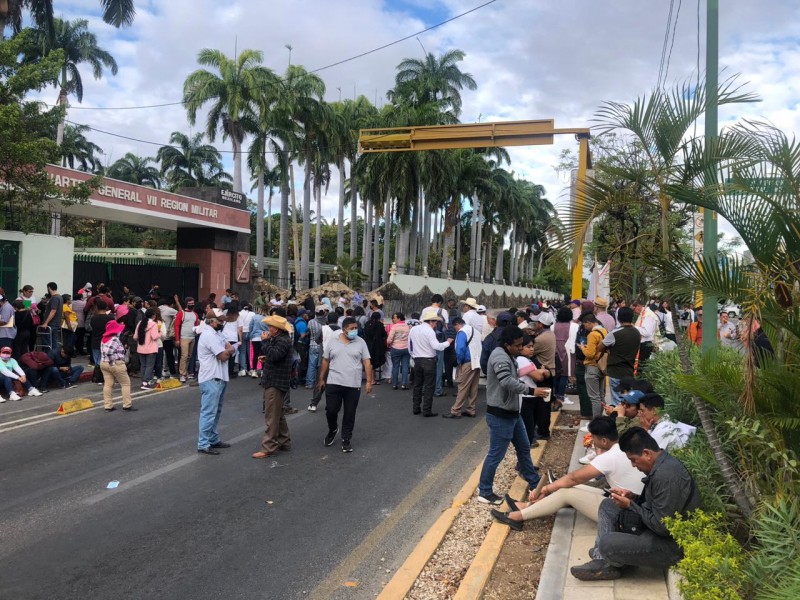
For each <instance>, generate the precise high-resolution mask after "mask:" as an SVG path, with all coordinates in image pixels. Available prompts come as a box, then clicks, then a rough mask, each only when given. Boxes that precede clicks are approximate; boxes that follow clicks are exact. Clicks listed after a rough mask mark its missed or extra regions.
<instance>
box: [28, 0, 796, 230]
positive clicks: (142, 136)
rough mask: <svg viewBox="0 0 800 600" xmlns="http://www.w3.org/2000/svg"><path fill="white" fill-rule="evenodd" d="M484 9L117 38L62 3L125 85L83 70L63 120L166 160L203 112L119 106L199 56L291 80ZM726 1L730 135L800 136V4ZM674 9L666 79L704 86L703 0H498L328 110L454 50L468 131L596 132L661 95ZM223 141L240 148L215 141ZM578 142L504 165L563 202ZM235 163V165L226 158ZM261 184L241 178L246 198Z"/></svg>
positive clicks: (326, 1)
mask: <svg viewBox="0 0 800 600" xmlns="http://www.w3.org/2000/svg"><path fill="white" fill-rule="evenodd" d="M486 1H487V0H336V1H335V2H331V1H330V0H269V1H267V0H226V1H225V2H219V1H218V0H217V1H213V0H136V9H137V15H136V19H135V21H134V24H133V25H132V26H131V27H128V28H125V29H120V30H118V29H115V28H113V27H111V26H109V25H106V24H104V23H103V22H102V20H101V19H100V11H99V6H100V1H99V0H56V1H55V3H54V4H55V8H56V15H57V16H60V17H62V18H67V19H75V18H86V19H88V20H89V22H90V29H91V30H92V31H93V32H94V33H95V34H96V35H97V36H98V41H99V45H100V46H101V47H103V48H105V49H106V50H108V51H109V52H110V53H111V54H112V55H113V56H114V57H115V58H116V60H117V63H118V64H119V73H118V74H117V76H116V77H114V76H111V75H110V74H109V73H106V74H104V76H103V78H101V79H100V80H94V79H93V78H92V75H91V72H90V70H89V69H88V68H86V67H85V66H84V67H82V72H83V83H84V97H83V103H82V104H77V103H76V102H75V101H74V100H73V101H72V102H73V107H72V108H71V109H70V111H69V114H68V119H69V120H71V121H74V122H77V123H81V124H85V125H89V126H91V127H92V128H94V129H96V130H102V131H105V132H110V133H114V134H118V135H119V136H127V137H131V138H137V139H139V140H144V141H148V142H153V143H152V144H147V143H143V142H136V141H132V140H126V139H124V138H122V137H115V136H111V135H107V134H103V133H99V132H97V131H94V132H92V133H91V134H90V138H91V139H92V141H94V142H95V143H97V144H98V145H99V146H101V147H102V148H103V149H104V150H105V152H106V155H105V161H106V162H108V163H109V164H110V163H111V162H113V161H114V160H116V159H118V158H120V157H121V156H123V155H124V154H125V153H126V152H134V153H136V154H139V155H144V156H155V153H156V151H157V149H158V147H159V146H161V145H163V144H166V143H167V141H168V138H169V136H170V133H171V132H172V131H183V132H186V133H191V132H193V131H195V132H196V131H200V130H204V129H205V115H204V113H201V114H200V115H199V116H198V121H197V124H196V125H195V127H194V128H192V127H190V125H189V123H188V120H187V117H186V112H185V110H184V108H183V107H182V106H181V105H180V104H177V105H173V106H165V107H159V108H149V109H134V110H119V108H120V107H134V106H142V105H151V104H163V103H170V102H176V103H179V102H180V100H181V93H182V87H183V81H184V80H185V78H186V76H187V75H188V74H189V73H191V72H192V71H194V70H196V69H197V68H199V67H198V65H197V62H196V59H197V54H198V52H199V51H200V50H201V49H202V48H215V49H219V50H221V51H223V52H225V53H226V54H228V55H229V56H233V55H234V53H235V52H236V51H237V50H242V49H244V48H252V49H257V50H261V51H262V52H263V53H264V65H265V66H267V67H270V68H272V69H273V70H275V71H276V72H277V73H282V72H283V71H285V69H286V66H287V64H288V63H289V60H290V52H289V50H288V49H287V48H286V46H287V45H290V46H291V47H292V50H291V62H292V64H299V65H303V66H304V67H306V68H307V69H309V70H313V69H318V68H321V67H325V66H326V65H329V64H332V63H334V62H338V61H340V60H344V59H347V58H349V57H352V56H355V55H358V54H361V53H364V52H367V51H369V50H372V49H374V48H377V47H380V46H383V45H385V44H389V43H391V42H394V41H395V40H398V39H401V38H404V37H406V36H410V35H412V34H415V33H416V32H420V31H422V30H425V29H426V28H429V27H431V26H433V25H436V24H438V23H441V22H443V21H445V20H447V19H451V18H453V17H455V16H457V15H459V14H461V13H464V12H466V11H469V10H470V9H473V8H475V7H478V6H479V5H481V4H484V3H485V2H486ZM720 4H721V5H722V7H721V11H720V48H719V56H720V59H719V62H720V69H721V70H722V77H721V78H724V77H725V76H727V75H734V74H738V75H739V76H740V80H741V81H742V82H743V83H745V84H746V88H747V89H748V90H751V91H754V92H756V93H757V94H758V95H759V96H760V97H761V98H762V101H761V102H759V103H757V104H752V105H747V106H742V105H739V106H738V107H737V108H736V109H735V112H734V111H733V110H730V109H726V108H724V107H723V109H721V110H720V126H725V125H729V124H731V123H733V122H735V121H736V120H737V119H743V118H757V119H760V120H766V121H769V122H771V123H773V124H774V125H776V126H778V127H780V128H781V129H783V130H784V131H786V132H787V133H789V134H794V133H795V132H797V131H798V129H800V2H797V1H796V0H761V1H760V2H754V1H753V0H724V1H722V2H721V3H720ZM670 7H672V12H673V14H672V16H673V21H672V25H673V27H672V28H671V33H670V37H669V39H668V42H669V48H668V52H669V62H668V71H667V73H666V78H665V79H666V83H667V85H668V86H672V85H673V84H675V83H677V82H681V81H685V80H690V81H691V80H694V79H695V78H696V77H697V73H698V69H697V65H698V61H699V64H700V71H701V75H702V73H703V72H704V65H705V27H706V23H705V12H706V2H705V0H609V1H606V2H595V1H591V0H559V1H558V2H554V1H552V0H495V1H494V2H491V3H489V4H488V5H486V6H483V7H482V8H479V9H477V10H475V11H474V12H471V13H470V14H467V15H466V16H463V17H459V18H457V19H455V20H452V21H450V22H449V23H446V24H444V25H442V26H440V27H436V28H435V29H432V30H431V31H428V32H426V33H422V34H420V35H419V36H416V38H415V37H412V38H411V39H409V40H406V41H403V42H400V43H398V44H395V45H392V46H390V47H388V48H385V49H383V50H379V51H377V52H374V53H371V54H369V55H367V56H364V57H362V58H358V59H355V60H352V61H349V62H346V63H344V64H341V65H339V66H335V67H331V68H326V69H323V70H321V71H319V75H320V76H321V77H322V78H323V80H324V81H325V83H326V86H327V91H326V95H325V97H326V99H327V100H329V101H334V100H338V99H339V98H340V97H341V98H348V97H349V98H352V97H353V95H354V94H359V95H360V94H364V95H365V96H367V98H369V99H370V100H372V101H373V102H374V101H377V103H378V105H379V106H380V105H381V104H382V103H384V102H385V101H386V91H387V90H388V89H390V88H391V87H392V86H393V83H394V75H395V71H396V66H397V64H398V63H399V62H400V61H401V60H403V59H404V58H422V57H423V56H424V52H432V53H435V54H440V53H442V52H444V51H447V50H449V49H453V48H458V49H461V50H463V51H464V52H465V53H466V58H465V60H464V61H463V63H462V64H461V68H462V71H465V72H468V73H470V74H471V75H472V76H473V77H474V79H475V80H476V82H477V83H478V89H477V90H476V91H465V92H464V93H463V111H462V116H461V121H462V122H464V123H469V122H475V121H479V120H480V121H481V122H486V121H502V120H524V119H543V118H553V119H555V124H556V127H586V126H589V127H591V126H592V124H593V119H594V117H595V114H596V112H597V110H598V108H599V107H600V105H601V104H602V103H603V102H606V101H616V102H623V103H632V102H633V101H634V100H635V99H636V98H637V97H638V96H641V95H644V94H647V93H649V92H650V91H651V90H652V89H653V88H654V87H655V86H656V85H657V80H658V74H659V68H660V66H661V65H662V48H663V44H664V38H665V33H666V31H667V26H668V16H669V13H670ZM698 15H699V18H698ZM676 17H677V18H676ZM698 27H699V38H698ZM673 31H674V40H673V38H672V32H673ZM698 40H699V53H698ZM43 99H44V100H45V101H49V102H53V101H55V99H56V91H55V90H54V89H51V90H47V91H46V92H45V94H44V95H43ZM99 107H111V108H113V110H98V108H99ZM700 127H702V124H701V125H700ZM700 131H702V129H700ZM247 143H248V142H247V141H246V142H245V144H246V145H247ZM215 145H216V146H217V147H218V148H219V149H220V150H224V151H230V149H231V148H230V145H229V144H228V143H225V142H222V139H221V135H219V134H218V135H217V139H216V142H215ZM567 148H572V149H576V148H577V143H576V142H575V140H574V139H571V138H569V137H566V136H562V138H561V139H558V138H557V139H556V142H555V144H554V145H552V146H536V147H528V148H511V149H509V151H510V154H511V157H512V163H511V165H510V166H509V167H508V168H509V169H510V170H513V171H514V172H515V173H516V174H517V175H518V176H520V177H524V178H526V179H529V180H531V181H533V182H535V183H538V184H541V185H543V186H544V187H545V189H546V191H547V197H548V198H549V199H550V200H551V201H552V202H553V203H554V204H559V203H562V202H565V201H566V197H565V194H566V185H567V181H566V178H565V176H563V175H559V174H558V173H557V172H556V171H555V169H554V166H555V165H556V164H557V163H558V158H559V154H560V153H561V151H562V150H563V149H567ZM225 160H226V163H227V164H228V166H229V171H232V167H231V166H230V165H231V156H230V154H226V155H225ZM296 172H297V171H296ZM338 181H339V178H338V176H337V175H336V174H334V175H333V177H332V182H331V186H330V189H329V190H328V193H327V196H326V197H325V198H324V199H323V211H322V212H323V216H324V217H325V218H326V219H328V220H329V221H330V220H332V218H334V217H335V216H336V211H337V198H338ZM250 184H251V182H245V185H244V187H245V191H247V190H249V188H250ZM251 197H253V198H255V195H254V194H252V195H251ZM722 229H723V231H724V230H725V229H726V228H725V227H723V228H722ZM728 230H729V229H728Z"/></svg>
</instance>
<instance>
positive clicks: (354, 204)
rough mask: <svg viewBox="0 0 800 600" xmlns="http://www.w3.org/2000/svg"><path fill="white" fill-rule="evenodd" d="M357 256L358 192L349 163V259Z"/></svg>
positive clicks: (354, 174)
mask: <svg viewBox="0 0 800 600" xmlns="http://www.w3.org/2000/svg"><path fill="white" fill-rule="evenodd" d="M356 256H358V190H357V189H356V173H355V169H353V163H352V162H351V163H350V259H351V260H355V259H356Z"/></svg>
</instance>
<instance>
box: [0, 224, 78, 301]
mask: <svg viewBox="0 0 800 600" xmlns="http://www.w3.org/2000/svg"><path fill="white" fill-rule="evenodd" d="M0 239H3V240H11V241H16V242H21V243H20V260H19V262H20V264H19V285H18V286H17V289H15V290H6V293H8V295H9V297H11V298H16V297H17V294H18V291H19V288H21V287H22V286H23V285H28V284H30V285H32V286H33V289H34V292H33V294H34V296H36V298H37V299H38V298H41V297H42V296H44V294H45V293H47V284H48V282H50V281H54V282H55V283H56V284H57V285H58V291H59V292H61V293H62V294H74V293H75V291H76V289H77V288H74V287H73V281H72V262H73V258H74V255H75V240H74V239H72V238H70V237H56V236H52V235H42V234H37V233H32V234H28V235H26V234H24V233H21V232H18V231H0ZM84 283H86V282H84V281H81V282H80V284H79V285H83V284H84Z"/></svg>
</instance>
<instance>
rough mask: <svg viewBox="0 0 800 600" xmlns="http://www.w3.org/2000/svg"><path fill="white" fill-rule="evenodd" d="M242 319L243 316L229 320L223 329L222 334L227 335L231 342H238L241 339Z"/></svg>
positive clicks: (226, 337)
mask: <svg viewBox="0 0 800 600" xmlns="http://www.w3.org/2000/svg"><path fill="white" fill-rule="evenodd" d="M240 321H241V317H239V319H237V320H236V321H228V322H226V323H225V327H224V328H223V329H222V334H223V335H224V336H225V339H226V340H228V341H229V342H238V341H239V324H240Z"/></svg>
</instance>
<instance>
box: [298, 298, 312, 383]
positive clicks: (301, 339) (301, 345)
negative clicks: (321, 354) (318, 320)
mask: <svg viewBox="0 0 800 600" xmlns="http://www.w3.org/2000/svg"><path fill="white" fill-rule="evenodd" d="M310 318H311V312H310V311H308V310H306V309H305V308H301V309H300V310H298V311H297V319H295V322H294V349H295V350H297V354H298V355H299V356H300V370H299V372H298V378H299V379H300V380H301V381H302V380H304V379H305V378H306V370H307V369H308V320H309V319H310Z"/></svg>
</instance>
